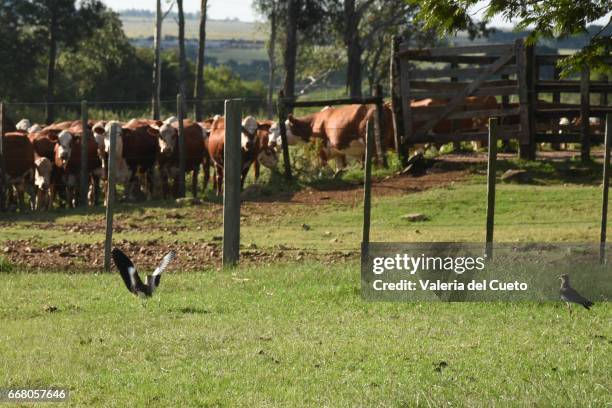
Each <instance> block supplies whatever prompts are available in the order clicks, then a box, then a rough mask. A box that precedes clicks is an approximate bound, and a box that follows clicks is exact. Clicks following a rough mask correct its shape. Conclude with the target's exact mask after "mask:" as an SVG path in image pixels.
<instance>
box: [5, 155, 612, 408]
mask: <svg viewBox="0 0 612 408" xmlns="http://www.w3.org/2000/svg"><path fill="white" fill-rule="evenodd" d="M518 164H520V165H521V166H523V167H531V169H532V172H533V174H534V177H535V179H534V183H533V184H529V185H515V184H502V183H500V184H499V185H498V200H497V212H496V236H495V237H496V240H497V241H500V242H504V241H505V242H508V241H573V242H581V241H587V242H597V240H598V237H599V235H598V234H599V230H598V225H599V224H598V217H599V208H600V207H599V205H600V196H601V190H600V187H599V186H598V182H597V177H596V175H595V174H596V171H597V167H598V166H597V165H593V168H594V170H593V176H592V177H591V176H586V177H585V176H584V175H583V176H581V177H580V178H571V177H566V178H564V179H562V180H559V173H557V171H561V170H559V169H557V168H556V167H555V165H553V164H538V165H533V164H530V163H522V164H521V163H518ZM508 165H509V164H508V163H505V164H504V163H502V164H501V165H500V171H503V169H504V166H508ZM513 165H517V163H515V164H513ZM379 174H380V173H379ZM355 178H357V175H355V174H351V173H350V172H349V174H346V175H345V177H344V179H343V180H341V181H335V182H333V183H337V185H336V187H338V188H340V187H342V188H348V187H349V183H351V182H352V180H354V179H355ZM417 180H418V179H417ZM326 183H327V184H329V183H330V182H329V181H328V182H326ZM333 183H332V185H333ZM323 184H325V183H323V181H319V182H318V184H317V183H315V184H311V185H310V186H306V187H305V188H307V190H302V191H301V192H296V193H295V194H303V195H302V196H298V198H300V197H306V196H307V195H308V191H312V192H313V194H318V197H322V198H321V199H320V200H310V201H308V200H306V199H303V200H297V199H295V197H294V198H293V199H291V200H288V199H286V198H285V199H284V200H283V201H280V202H266V201H263V202H261V201H256V202H253V201H251V202H246V203H245V204H244V205H243V210H242V216H243V218H242V226H241V235H242V242H243V243H244V244H245V246H246V247H250V246H251V245H253V244H256V246H257V248H259V249H260V250H262V251H267V250H270V251H272V250H273V249H275V248H279V247H280V248H286V249H287V251H286V252H288V253H290V255H287V256H285V257H283V258H281V259H275V260H267V261H265V262H259V263H252V262H245V263H244V264H243V265H242V266H240V267H238V268H235V269H228V270H221V269H219V268H217V267H216V265H215V264H212V263H206V262H203V261H200V264H199V267H198V268H197V272H186V271H182V270H180V268H177V267H173V268H171V269H170V271H169V272H168V273H167V274H166V275H165V276H164V277H163V279H162V284H161V287H160V290H159V293H158V296H156V297H154V298H153V299H151V300H149V301H147V302H146V303H143V302H142V301H140V300H139V299H137V298H134V297H133V296H131V295H130V294H129V293H128V292H127V291H126V290H125V288H124V287H123V284H122V282H121V280H120V278H119V276H117V275H115V274H111V275H107V274H103V273H93V271H94V270H96V268H93V267H92V265H90V264H86V263H83V264H82V265H81V266H80V268H81V270H82V272H86V271H89V272H88V273H78V270H77V273H50V272H49V270H45V269H38V270H36V271H37V273H27V272H28V271H27V270H26V268H24V267H23V266H20V265H19V264H17V263H15V262H13V263H10V262H7V261H6V260H5V261H4V262H0V275H1V277H0V278H1V279H2V283H3V284H2V285H0V298H1V299H3V301H2V302H0V328H1V329H0V388H2V387H10V386H18V387H25V386H30V387H44V386H56V387H67V388H69V389H70V390H71V397H70V401H69V402H68V403H66V405H69V406H130V405H131V406H211V407H212V406H228V407H230V406H246V405H249V406H257V407H259V406H333V407H336V406H347V407H353V406H390V407H404V406H423V407H433V406H435V407H437V406H459V407H490V406H500V407H506V406H516V407H522V406H545V407H548V406H550V407H552V406H555V407H556V406H563V407H566V406H567V407H570V406H571V407H575V406H576V407H579V406H585V407H605V406H610V405H611V404H612V378H611V377H610V372H611V371H612V360H611V359H610V358H609V356H610V353H611V352H612V324H611V323H612V307H610V304H609V303H598V304H597V305H595V307H594V308H593V310H591V311H590V312H589V311H586V310H584V309H582V310H575V313H574V315H573V316H569V315H568V313H567V310H566V309H565V306H564V305H563V304H562V303H561V302H558V303H557V302H551V303H543V304H536V303H463V304H462V303H369V302H365V301H363V300H362V299H361V296H360V272H359V262H358V260H357V258H356V256H354V255H353V256H349V257H346V258H344V257H330V258H310V257H309V255H308V254H309V251H314V252H316V253H323V254H325V253H332V252H334V251H352V252H353V253H355V252H356V251H358V248H359V242H360V231H361V216H362V211H363V209H362V206H361V198H362V195H361V194H362V192H361V190H354V197H355V199H354V200H353V199H351V198H350V197H351V195H352V194H353V192H352V190H348V191H349V192H348V193H347V195H344V196H343V197H344V198H343V199H342V200H336V201H334V200H333V198H335V197H336V196H335V195H333V194H334V193H333V192H330V193H329V194H330V195H331V196H332V199H325V198H324V197H325V195H324V194H327V193H326V192H320V191H317V189H316V188H320V187H321V186H322V185H323ZM327 184H325V185H327ZM327 186H328V187H329V185H327ZM309 189H310V190H309ZM273 190H274V189H271V191H273ZM263 191H264V192H265V191H266V190H265V189H264V190H263ZM376 191H377V190H375V194H374V200H373V213H372V240H375V241H424V242H427V241H467V242H482V241H483V240H484V225H485V219H484V208H485V202H486V198H485V191H486V186H485V185H484V176H483V175H482V166H481V165H476V166H474V167H473V168H472V173H471V174H468V175H466V176H465V177H464V179H463V181H462V182H452V183H446V184H444V185H440V186H439V187H435V188H431V189H428V190H425V191H421V192H412V193H408V194H385V195H377V194H376ZM266 194H267V193H266ZM270 194H272V193H270ZM347 197H349V198H348V199H347ZM263 198H269V197H267V196H264V197H263ZM298 201H299V202H298ZM220 210H221V206H220V203H219V201H218V200H216V199H213V198H212V197H210V196H209V199H208V200H207V202H206V203H205V204H204V205H201V206H195V207H176V206H175V205H174V204H169V203H161V202H152V203H147V204H146V205H145V206H143V205H142V204H141V205H133V204H132V205H121V206H120V207H119V209H118V211H117V218H116V219H117V221H116V225H117V224H120V225H123V226H124V229H123V230H122V231H121V232H117V233H116V234H115V239H116V241H117V242H123V241H122V240H124V239H127V240H130V241H137V242H147V241H148V240H150V239H158V240H159V241H161V242H165V243H168V244H176V243H178V245H180V244H181V243H183V242H185V243H188V242H195V243H202V245H204V244H205V243H208V242H211V241H212V240H213V239H214V238H213V237H215V236H218V235H220V233H221V229H220V227H221V211H220ZM415 212H422V213H424V214H426V215H427V216H428V217H429V221H424V222H418V223H411V222H408V221H405V220H403V219H402V218H401V216H402V215H404V214H406V213H415ZM168 214H171V216H170V215H168ZM102 221H103V214H102V211H101V210H99V211H97V212H94V213H83V212H82V211H72V212H66V211H62V210H55V211H52V212H50V213H41V214H37V215H35V216H32V215H31V214H30V215H26V214H24V215H15V216H11V217H10V219H9V218H7V217H4V219H3V220H2V223H1V224H0V231H1V234H0V240H1V241H4V242H5V243H6V242H9V240H16V239H29V240H30V241H31V242H32V244H31V245H32V246H39V247H42V248H44V247H45V245H50V244H60V245H62V244H69V243H73V244H74V243H86V242H100V241H101V239H102V232H103V230H102V227H101V225H102ZM303 224H307V225H308V226H309V229H308V230H306V229H304V228H303ZM49 225H51V227H48V226H49ZM130 225H132V226H131V227H129V226H130ZM91 226H93V228H89V229H87V228H86V227H91ZM126 226H128V227H126ZM177 231H178V233H176V232H177ZM3 245H4V244H3V243H0V247H2V246H3ZM300 250H303V251H305V252H306V255H305V256H304V258H303V259H299V258H295V257H294V254H295V253H296V252H297V251H300ZM155 256H157V254H155V255H154V256H153V257H155ZM179 256H189V255H188V254H186V253H183V254H181V253H179ZM78 265H80V264H78ZM78 265H77V266H78ZM30 272H31V271H30ZM60 272H61V271H60ZM49 306H54V307H56V308H57V310H55V311H53V312H51V311H49V310H50V309H49Z"/></svg>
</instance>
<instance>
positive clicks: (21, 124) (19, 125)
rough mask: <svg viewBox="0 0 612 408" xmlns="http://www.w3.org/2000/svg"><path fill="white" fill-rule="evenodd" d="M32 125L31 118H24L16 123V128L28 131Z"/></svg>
mask: <svg viewBox="0 0 612 408" xmlns="http://www.w3.org/2000/svg"><path fill="white" fill-rule="evenodd" d="M31 126H32V124H31V123H30V120H29V119H25V118H24V119H21V120H20V121H19V122H18V123H17V124H16V125H15V129H16V130H18V131H21V132H27V131H28V129H29V128H30V127H31Z"/></svg>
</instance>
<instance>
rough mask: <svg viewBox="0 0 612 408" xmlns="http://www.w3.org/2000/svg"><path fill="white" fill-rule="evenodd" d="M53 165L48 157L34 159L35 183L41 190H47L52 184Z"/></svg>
mask: <svg viewBox="0 0 612 408" xmlns="http://www.w3.org/2000/svg"><path fill="white" fill-rule="evenodd" d="M52 169H53V165H52V164H51V161H50V160H49V159H47V158H46V157H37V158H36V159H35V160H34V170H35V171H34V185H35V186H36V187H37V188H38V189H39V190H41V191H47V190H48V189H49V186H50V185H51V170H52Z"/></svg>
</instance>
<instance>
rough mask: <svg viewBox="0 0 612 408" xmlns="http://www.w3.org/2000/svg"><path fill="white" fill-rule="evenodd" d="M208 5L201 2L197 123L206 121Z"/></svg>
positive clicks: (194, 97) (196, 83)
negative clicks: (203, 104)
mask: <svg viewBox="0 0 612 408" xmlns="http://www.w3.org/2000/svg"><path fill="white" fill-rule="evenodd" d="M206 3H207V0H201V3H200V37H199V40H198V62H197V68H196V80H195V91H194V95H193V99H195V107H194V116H195V119H196V121H198V122H199V121H201V120H203V119H204V117H203V116H204V111H203V109H202V98H203V97H204V49H205V47H206Z"/></svg>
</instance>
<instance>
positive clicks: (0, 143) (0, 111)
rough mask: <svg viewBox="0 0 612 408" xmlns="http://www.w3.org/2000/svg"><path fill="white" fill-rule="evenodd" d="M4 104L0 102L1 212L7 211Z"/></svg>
mask: <svg viewBox="0 0 612 408" xmlns="http://www.w3.org/2000/svg"><path fill="white" fill-rule="evenodd" d="M4 170H5V167H4V103H2V102H0V211H4V210H6V207H5V205H6V185H5V184H4V174H5V173H4Z"/></svg>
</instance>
